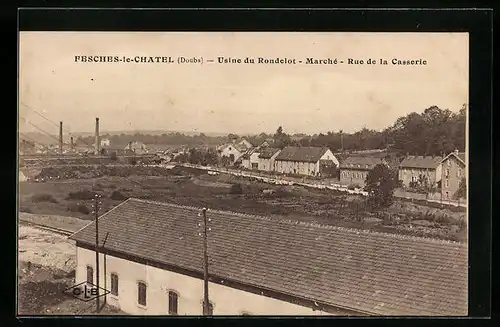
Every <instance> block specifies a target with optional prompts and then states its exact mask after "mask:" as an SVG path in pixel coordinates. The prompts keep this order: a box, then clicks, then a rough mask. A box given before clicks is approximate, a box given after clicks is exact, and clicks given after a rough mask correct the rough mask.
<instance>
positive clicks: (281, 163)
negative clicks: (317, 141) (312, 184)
mask: <svg viewBox="0 0 500 327" xmlns="http://www.w3.org/2000/svg"><path fill="white" fill-rule="evenodd" d="M333 165H334V166H335V167H336V168H338V167H339V161H338V159H337V158H336V157H335V155H334V154H333V153H332V151H331V150H330V149H328V148H319V147H293V146H287V147H285V148H284V149H283V150H281V152H280V153H279V154H278V155H277V156H276V159H275V160H274V170H275V171H277V172H280V173H284V174H296V175H309V176H322V175H325V172H326V170H327V169H328V168H330V167H331V166H333Z"/></svg>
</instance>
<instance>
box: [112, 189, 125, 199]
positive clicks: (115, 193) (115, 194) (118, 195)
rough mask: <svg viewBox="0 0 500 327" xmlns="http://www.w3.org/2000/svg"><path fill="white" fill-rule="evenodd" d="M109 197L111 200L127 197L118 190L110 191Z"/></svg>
mask: <svg viewBox="0 0 500 327" xmlns="http://www.w3.org/2000/svg"><path fill="white" fill-rule="evenodd" d="M109 198H110V199H111V200H118V201H122V200H126V199H127V197H126V196H125V195H123V194H122V193H121V192H120V191H113V193H111V196H110V197H109Z"/></svg>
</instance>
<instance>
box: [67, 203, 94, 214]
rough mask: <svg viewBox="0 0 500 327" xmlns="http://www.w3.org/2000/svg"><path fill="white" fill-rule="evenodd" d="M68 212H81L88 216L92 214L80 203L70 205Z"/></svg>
mask: <svg viewBox="0 0 500 327" xmlns="http://www.w3.org/2000/svg"><path fill="white" fill-rule="evenodd" d="M68 211H71V212H79V213H83V214H84V215H88V214H89V213H90V209H89V208H88V207H87V206H86V205H85V204H79V203H71V204H69V205H68Z"/></svg>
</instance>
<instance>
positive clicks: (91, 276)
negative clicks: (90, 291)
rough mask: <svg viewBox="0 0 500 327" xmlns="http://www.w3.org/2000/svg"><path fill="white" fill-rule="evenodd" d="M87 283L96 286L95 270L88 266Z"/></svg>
mask: <svg viewBox="0 0 500 327" xmlns="http://www.w3.org/2000/svg"><path fill="white" fill-rule="evenodd" d="M87 283H90V284H94V269H93V268H92V266H87Z"/></svg>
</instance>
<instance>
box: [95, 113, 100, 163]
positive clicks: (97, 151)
mask: <svg viewBox="0 0 500 327" xmlns="http://www.w3.org/2000/svg"><path fill="white" fill-rule="evenodd" d="M100 147H101V140H100V139H99V118H96V119H95V152H96V155H99V152H100V150H101V149H100Z"/></svg>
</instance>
